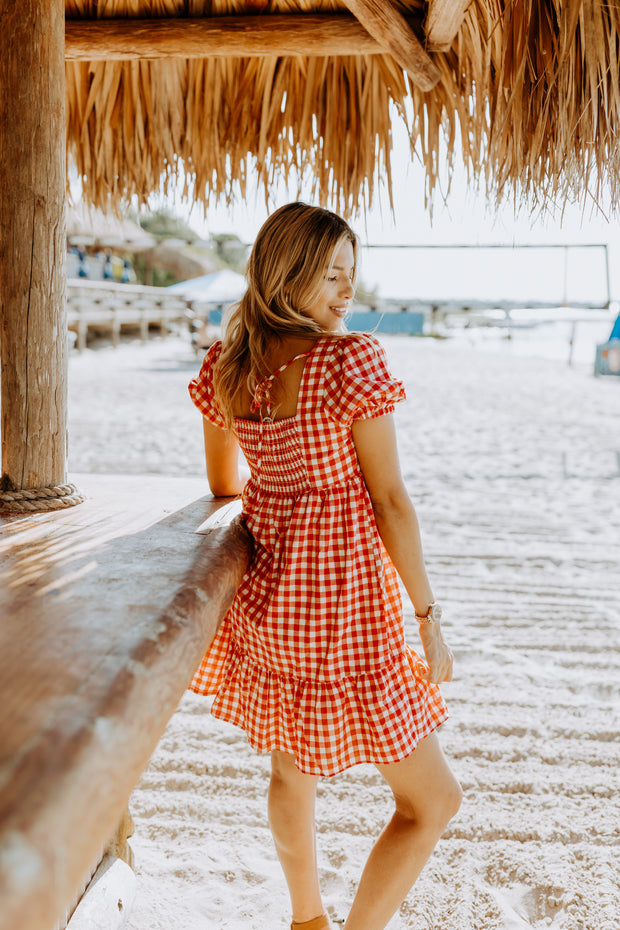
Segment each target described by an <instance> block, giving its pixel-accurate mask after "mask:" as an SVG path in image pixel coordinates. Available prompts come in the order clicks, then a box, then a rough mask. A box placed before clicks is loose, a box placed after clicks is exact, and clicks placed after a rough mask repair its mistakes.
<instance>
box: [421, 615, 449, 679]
mask: <svg viewBox="0 0 620 930" xmlns="http://www.w3.org/2000/svg"><path fill="white" fill-rule="evenodd" d="M420 639H421V640H422V645H423V646H424V655H425V657H426V664H427V665H428V671H424V672H420V677H421V678H424V680H425V681H431V682H433V683H434V684H437V685H438V684H439V683H440V682H441V681H452V666H453V664H454V657H453V655H452V652H451V650H450V648H449V647H448V644H447V643H446V641H445V639H444V638H443V634H442V632H441V626H440V625H439V622H438V621H436V620H435V621H433V623H421V624H420Z"/></svg>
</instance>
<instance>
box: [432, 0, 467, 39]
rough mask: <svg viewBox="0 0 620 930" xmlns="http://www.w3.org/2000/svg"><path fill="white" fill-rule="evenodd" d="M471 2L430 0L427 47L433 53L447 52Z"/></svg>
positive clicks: (462, 0) (465, 0)
mask: <svg viewBox="0 0 620 930" xmlns="http://www.w3.org/2000/svg"><path fill="white" fill-rule="evenodd" d="M470 3H471V0H429V3H428V16H427V19H426V43H427V44H426V47H427V49H428V50H429V51H431V52H447V51H448V49H449V48H450V47H451V45H452V42H453V41H454V38H455V36H456V34H457V33H458V31H459V29H460V28H461V24H462V22H463V19H464V18H465V13H466V12H467V9H468V7H469V5H470Z"/></svg>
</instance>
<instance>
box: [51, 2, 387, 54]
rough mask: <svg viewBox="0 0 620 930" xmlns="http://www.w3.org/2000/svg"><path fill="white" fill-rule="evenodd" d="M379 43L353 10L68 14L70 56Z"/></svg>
mask: <svg viewBox="0 0 620 930" xmlns="http://www.w3.org/2000/svg"><path fill="white" fill-rule="evenodd" d="M379 52H381V48H380V47H379V46H378V45H377V42H376V41H375V40H374V39H373V38H372V36H370V35H369V34H368V32H367V31H366V30H365V29H364V28H363V26H361V25H360V23H359V22H358V21H357V20H356V19H355V17H354V16H350V15H349V14H348V13H345V14H338V15H313V14H308V15H274V16H214V17H202V18H200V19H151V20H135V19H129V20H128V19H122V20H120V19H107V20H105V19H99V20H81V19H79V20H78V19H68V20H67V21H66V25H65V57H66V58H67V59H69V60H73V61H100V60H122V61H125V60H130V59H135V58H207V57H211V56H214V55H217V56H222V57H259V56H266V55H277V56H282V55H372V54H377V53H379Z"/></svg>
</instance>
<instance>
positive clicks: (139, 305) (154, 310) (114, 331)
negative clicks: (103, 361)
mask: <svg viewBox="0 0 620 930" xmlns="http://www.w3.org/2000/svg"><path fill="white" fill-rule="evenodd" d="M67 315H68V326H69V330H71V331H73V332H75V333H77V349H78V350H79V351H82V350H83V349H84V348H85V347H86V343H87V339H88V331H89V330H96V331H98V332H100V331H104V332H109V333H110V337H111V339H112V343H113V344H114V345H117V344H118V341H119V339H120V335H121V332H122V330H123V329H129V328H131V329H134V330H137V331H138V332H139V334H140V338H141V339H142V340H143V341H144V340H146V338H147V336H148V333H149V329H150V328H151V327H152V326H156V327H157V328H158V330H159V331H160V333H165V332H166V331H167V330H168V329H169V328H170V326H171V325H172V324H183V325H186V326H190V325H191V322H192V319H193V318H194V316H195V312H194V303H193V302H192V301H190V300H187V299H186V298H185V297H181V296H179V295H178V294H170V293H168V292H167V291H166V288H163V287H147V286H144V285H140V284H115V283H114V282H109V281H89V280H87V279H82V278H70V279H69V280H68V281H67Z"/></svg>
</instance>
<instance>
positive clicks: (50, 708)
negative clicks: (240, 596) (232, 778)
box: [0, 475, 250, 930]
mask: <svg viewBox="0 0 620 930" xmlns="http://www.w3.org/2000/svg"><path fill="white" fill-rule="evenodd" d="M77 480H80V479H79V476H78V479H77ZM82 482H83V483H84V487H83V490H84V491H85V492H86V493H87V494H88V493H89V492H90V494H91V497H90V499H89V500H87V501H86V503H84V504H81V505H80V506H79V507H74V508H70V509H69V510H64V511H55V512H53V513H47V514H34V515H28V514H26V515H5V516H2V517H0V615H1V616H2V623H1V624H0V697H1V700H0V930H53V928H54V927H58V926H64V923H65V921H66V919H67V917H68V916H69V913H70V912H71V910H72V908H73V907H74V906H75V904H76V902H77V898H78V897H79V895H80V894H81V892H82V891H83V889H84V887H85V884H86V883H87V882H88V879H89V877H90V875H92V873H93V871H94V869H95V868H96V867H97V863H98V862H99V861H100V859H101V856H102V854H103V852H104V851H105V850H106V848H108V849H109V844H110V839H111V837H113V835H114V832H115V830H116V831H117V830H118V826H119V823H121V820H122V818H123V816H124V814H125V812H126V810H127V804H128V799H129V796H130V794H131V791H132V789H133V786H134V785H135V783H136V781H137V779H138V778H139V776H140V774H141V772H142V770H143V769H144V768H145V766H146V764H147V762H148V759H149V757H150V755H151V753H152V751H153V749H154V748H155V746H156V744H157V742H158V740H159V738H160V736H161V734H162V732H163V730H164V727H165V725H166V723H167V721H168V719H169V717H170V716H171V715H172V713H173V712H174V710H175V709H176V707H177V704H178V702H179V700H180V698H181V696H182V695H183V692H184V690H185V688H186V687H187V685H188V683H189V681H190V678H191V677H192V674H193V671H194V670H195V668H196V667H197V665H198V664H199V662H200V659H201V657H202V655H203V653H204V651H205V649H206V648H207V646H208V644H209V643H210V642H211V640H212V639H213V636H214V635H215V632H216V630H217V627H218V624H219V622H220V620H221V618H222V617H223V615H224V613H225V612H226V610H227V608H228V605H229V604H230V602H231V599H232V597H233V596H234V593H235V590H236V588H237V585H238V584H239V581H240V580H241V577H242V575H243V573H244V571H245V570H246V568H247V564H248V559H249V553H250V541H249V537H248V535H247V533H246V532H245V531H244V529H243V527H242V526H240V525H236V524H235V522H234V521H233V522H232V523H230V516H231V513H230V509H231V506H232V505H230V504H228V505H227V507H226V506H224V505H225V504H226V502H222V501H217V500H213V499H212V498H210V497H208V496H207V497H204V496H201V495H203V494H204V491H205V490H206V488H207V486H206V481H202V480H199V479H185V478H184V479H183V480H182V481H181V480H178V479H172V478H161V477H154V476H140V477H134V478H122V479H119V478H116V477H113V476H106V475H99V476H86V477H83V478H82V480H81V481H80V483H82ZM234 506H236V507H237V508H238V507H239V504H238V503H236V504H235V505H234ZM222 513H224V518H222ZM121 840H123V837H121ZM87 897H88V894H87Z"/></svg>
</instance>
